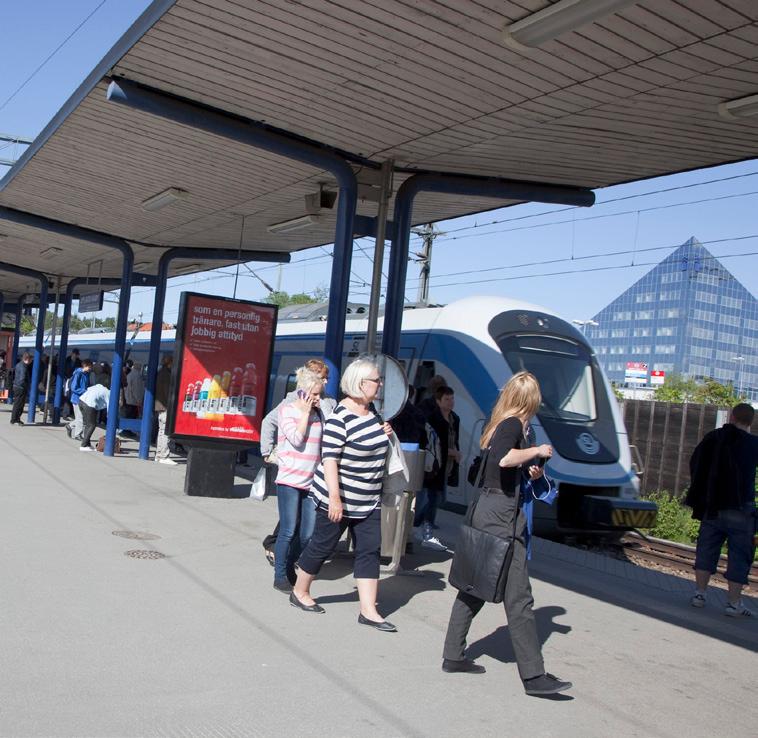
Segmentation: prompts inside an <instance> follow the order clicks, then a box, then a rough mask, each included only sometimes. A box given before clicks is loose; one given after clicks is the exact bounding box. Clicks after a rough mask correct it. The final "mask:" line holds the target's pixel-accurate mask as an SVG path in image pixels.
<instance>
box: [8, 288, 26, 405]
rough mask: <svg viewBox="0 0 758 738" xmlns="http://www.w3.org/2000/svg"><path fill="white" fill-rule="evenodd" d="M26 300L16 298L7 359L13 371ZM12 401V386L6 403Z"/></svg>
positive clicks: (24, 297)
mask: <svg viewBox="0 0 758 738" xmlns="http://www.w3.org/2000/svg"><path fill="white" fill-rule="evenodd" d="M25 299H26V295H19V296H18V297H17V298H16V324H15V327H14V329H13V350H12V351H11V355H10V357H9V359H8V363H9V365H10V366H9V368H10V369H15V368H16V364H18V342H19V340H20V339H21V316H22V314H23V311H24V300H25ZM12 400H13V384H12V383H11V385H10V386H9V387H8V400H7V402H8V403H10V402H11V401H12Z"/></svg>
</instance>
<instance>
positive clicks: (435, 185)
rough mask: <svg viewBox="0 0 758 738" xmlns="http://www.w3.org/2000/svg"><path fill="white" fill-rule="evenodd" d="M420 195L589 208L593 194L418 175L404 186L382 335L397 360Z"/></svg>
mask: <svg viewBox="0 0 758 738" xmlns="http://www.w3.org/2000/svg"><path fill="white" fill-rule="evenodd" d="M419 192H438V193H446V194H453V195H467V196H469V197H492V198H498V199H501V200H502V199H507V200H521V201H525V202H546V203H556V204H560V205H576V206H580V207H589V206H591V205H592V204H593V203H594V202H595V195H594V193H593V192H592V191H591V190H589V189H587V188H584V187H569V186H562V185H551V184H541V183H539V182H525V181H521V180H512V179H501V178H497V177H467V176H464V175H455V174H445V173H427V174H416V175H414V176H412V177H409V178H408V179H406V180H405V182H403V184H402V185H401V186H400V188H399V189H398V192H397V195H396V197H395V214H394V223H395V229H394V232H393V236H392V249H391V251H390V263H389V279H388V283H387V299H386V309H385V313H384V328H383V331H382V352H383V353H385V354H389V355H390V356H397V354H398V351H399V350H400V331H401V328H402V322H403V303H404V300H405V278H406V273H407V271H408V244H409V241H410V230H411V225H412V219H411V216H412V213H413V201H414V199H415V197H416V195H417V194H418V193H419Z"/></svg>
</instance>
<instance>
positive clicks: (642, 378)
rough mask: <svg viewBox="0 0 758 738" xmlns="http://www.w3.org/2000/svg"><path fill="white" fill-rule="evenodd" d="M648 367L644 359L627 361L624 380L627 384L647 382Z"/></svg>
mask: <svg viewBox="0 0 758 738" xmlns="http://www.w3.org/2000/svg"><path fill="white" fill-rule="evenodd" d="M647 369H648V367H647V364H646V363H645V362H644V361H627V362H626V371H625V372H624V381H625V382H626V383H627V384H647Z"/></svg>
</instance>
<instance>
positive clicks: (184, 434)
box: [167, 292, 277, 445]
mask: <svg viewBox="0 0 758 738" xmlns="http://www.w3.org/2000/svg"><path fill="white" fill-rule="evenodd" d="M276 315H277V308H276V306H274V305H268V304H265V303H257V302H250V301H248V300H233V299H231V298H224V297H213V296H211V295H201V294H197V293H193V292H184V293H182V298H181V303H180V306H179V324H178V325H177V329H176V347H175V349H174V369H175V371H174V375H173V382H172V388H171V397H170V399H169V409H168V418H167V428H168V433H169V435H171V436H172V437H173V438H176V439H177V440H180V441H181V440H185V441H189V442H191V441H192V440H202V441H203V442H208V441H211V442H218V443H226V444H228V443H232V444H236V445H246V444H252V443H257V442H258V441H260V438H261V421H262V420H263V414H264V412H265V408H266V396H267V393H268V378H269V374H270V372H271V359H272V356H273V349H274V334H275V332H276Z"/></svg>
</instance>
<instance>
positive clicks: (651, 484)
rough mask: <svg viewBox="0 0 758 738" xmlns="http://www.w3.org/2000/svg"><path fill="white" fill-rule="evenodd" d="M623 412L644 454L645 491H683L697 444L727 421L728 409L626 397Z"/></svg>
mask: <svg viewBox="0 0 758 738" xmlns="http://www.w3.org/2000/svg"><path fill="white" fill-rule="evenodd" d="M622 413H623V416H624V423H625V424H626V430H627V433H628V435H629V443H630V444H631V445H632V446H636V447H637V450H638V451H639V453H640V456H641V458H642V464H643V468H644V474H643V475H642V481H641V485H642V491H643V492H644V493H649V492H655V491H656V490H668V491H669V492H671V493H673V494H675V495H682V494H683V493H684V492H685V490H686V489H687V487H688V486H689V483H690V467H689V461H690V456H691V455H692V452H693V451H694V450H695V446H697V444H698V443H699V442H700V439H701V438H702V437H703V436H704V435H705V434H706V433H707V432H708V431H710V430H713V429H714V428H716V427H718V426H720V425H722V424H723V423H724V422H725V421H726V413H727V411H726V410H722V409H720V408H718V407H717V406H716V405H696V404H692V403H680V402H655V401H654V400H652V401H649V400H625V401H624V402H623V404H622Z"/></svg>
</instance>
